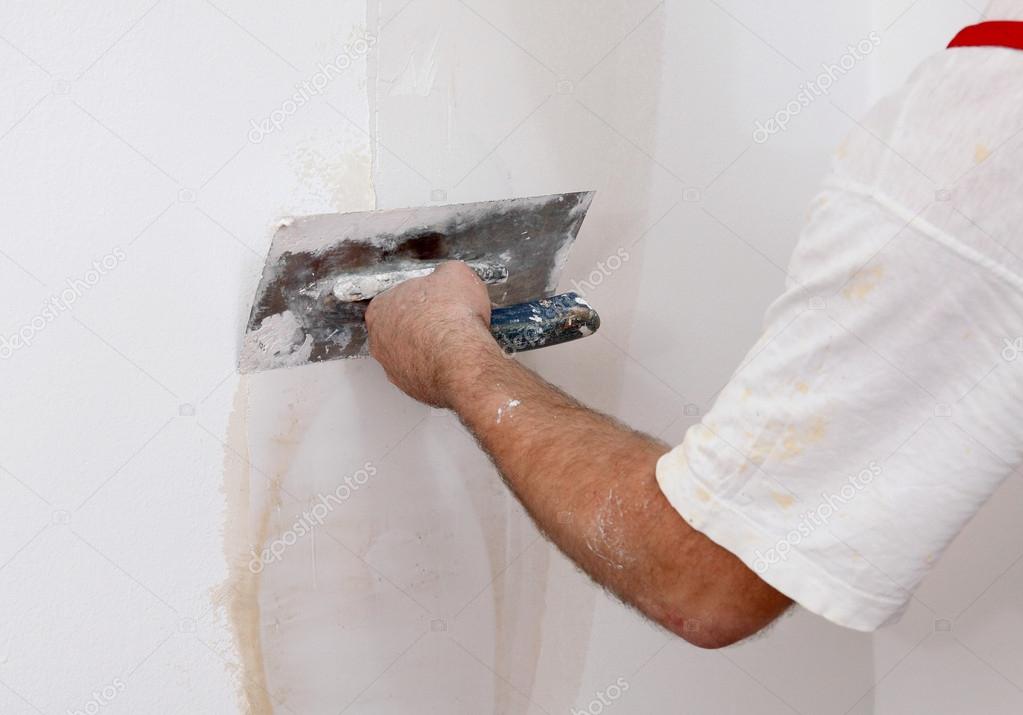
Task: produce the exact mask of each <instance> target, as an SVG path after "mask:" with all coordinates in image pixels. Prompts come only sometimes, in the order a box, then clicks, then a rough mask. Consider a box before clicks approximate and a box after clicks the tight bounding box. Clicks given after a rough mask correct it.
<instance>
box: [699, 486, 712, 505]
mask: <svg viewBox="0 0 1023 715" xmlns="http://www.w3.org/2000/svg"><path fill="white" fill-rule="evenodd" d="M696 498H697V499H699V500H700V501H702V502H708V501H710V492H708V491H707V490H706V489H704V488H703V487H697V488H696Z"/></svg>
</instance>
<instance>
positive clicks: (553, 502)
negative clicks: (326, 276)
mask: <svg viewBox="0 0 1023 715" xmlns="http://www.w3.org/2000/svg"><path fill="white" fill-rule="evenodd" d="M489 318H490V304H489V300H488V299H487V294H486V291H485V289H484V288H483V286H482V284H480V283H479V281H478V280H477V279H476V276H475V274H473V273H472V271H471V270H469V269H468V268H466V267H465V266H464V265H463V264H459V263H451V264H445V266H443V267H442V268H441V269H440V270H438V271H437V272H436V273H434V275H432V276H429V277H427V278H423V279H418V280H415V281H409V282H408V283H405V284H402V285H401V286H399V287H398V288H396V289H394V290H392V291H388V292H387V293H385V294H383V295H382V296H380V297H378V298H377V299H376V300H374V301H373V303H372V304H371V306H370V310H369V312H368V314H367V322H368V324H369V329H370V346H371V350H372V352H373V355H374V356H375V357H376V358H377V359H378V360H379V361H380V362H381V364H382V365H383V366H384V368H385V370H386V371H387V373H388V376H389V377H390V379H391V381H392V382H394V383H395V384H396V385H397V386H398V387H400V388H401V389H402V390H404V391H405V392H406V393H408V394H409V395H411V396H412V397H415V398H416V399H419V400H422V401H424V402H427V403H430V404H433V405H436V406H440V407H448V408H451V409H452V410H454V411H455V412H456V413H457V414H458V416H459V417H460V418H461V420H462V422H463V423H464V424H465V425H466V426H467V427H468V428H469V429H470V430H471V431H472V432H473V434H474V435H475V436H476V438H477V440H478V441H479V443H480V445H481V446H482V447H483V449H484V450H486V452H487V453H488V454H489V455H490V457H491V459H492V460H493V461H494V463H495V464H496V465H497V467H498V469H499V470H500V471H501V474H502V475H503V476H504V478H505V480H506V481H507V483H508V485H509V487H510V488H511V489H512V491H513V492H514V493H515V495H516V496H517V497H518V499H519V500H520V501H521V502H522V504H523V505H524V506H525V507H526V509H527V510H528V511H529V513H530V515H531V516H532V517H533V519H534V520H535V521H536V523H537V525H538V526H539V527H540V529H541V530H542V531H543V532H544V533H545V534H546V535H547V536H548V537H549V538H550V539H551V540H552V541H553V542H554V543H555V544H557V545H558V547H559V548H561V550H562V551H564V552H565V553H566V554H567V555H568V556H569V557H570V558H571V559H573V560H574V561H575V562H576V563H577V564H579V566H581V567H582V568H583V569H584V570H585V571H586V572H587V573H588V574H589V575H590V576H591V577H592V578H593V579H594V580H595V581H597V582H598V583H600V584H601V585H603V586H605V587H607V588H608V589H610V590H611V591H613V592H614V593H615V594H617V595H618V596H619V597H620V598H621V599H622V600H624V601H626V602H627V603H630V604H632V605H634V606H636V607H637V608H638V609H640V610H641V611H642V612H643V613H645V614H646V615H647V616H649V617H650V618H651V619H653V620H655V621H657V622H658V623H660V624H662V625H663V626H665V627H666V628H668V629H669V630H671V631H673V632H675V633H677V634H678V635H680V636H682V637H683V638H685V639H686V640H688V641H689V642H691V643H693V644H695V645H698V646H702V647H710V648H713V647H721V646H724V645H729V644H731V643H734V642H736V641H738V640H741V639H742V638H745V637H746V636H749V635H751V634H753V633H755V632H757V631H758V630H760V629H761V628H763V627H764V626H766V625H767V624H769V623H770V622H771V621H772V620H774V619H775V618H776V617H777V616H778V615H779V614H780V613H781V612H782V611H784V610H785V608H787V607H788V605H789V604H790V603H791V602H790V601H789V599H788V598H787V597H785V596H784V595H782V594H781V593H779V592H778V591H776V590H775V589H773V588H772V587H770V586H769V585H767V584H766V583H764V582H763V581H762V580H761V579H760V578H759V577H758V576H757V575H756V574H755V573H753V571H751V570H750V569H749V568H747V567H746V566H745V565H744V564H743V563H742V562H741V561H740V560H739V559H738V558H736V557H735V556H734V555H732V554H731V553H730V552H728V551H727V550H725V549H723V548H721V547H720V546H718V545H717V544H715V543H714V542H712V541H711V540H710V539H708V538H707V537H706V536H704V535H703V534H701V533H700V532H698V531H695V530H693V529H692V528H690V527H689V525H688V524H687V523H686V522H685V520H684V519H682V517H681V516H679V514H678V513H677V512H676V511H675V510H674V509H673V508H672V507H671V505H670V504H669V503H668V501H667V500H666V499H665V497H664V496H663V494H662V493H661V491H660V489H659V488H658V486H657V482H656V479H655V476H654V469H655V465H656V463H657V459H658V458H659V457H660V456H661V455H662V454H664V453H665V452H666V451H667V447H666V446H665V445H663V444H661V443H659V442H657V441H656V440H654V439H652V438H651V437H648V436H646V435H644V434H641V433H639V432H635V431H633V430H631V429H629V428H628V427H626V426H624V425H622V424H620V423H618V422H616V421H615V420H613V419H611V418H609V417H607V416H605V415H602V414H600V413H597V412H595V411H593V410H590V409H588V408H586V407H584V406H583V405H581V404H579V403H578V402H576V401H575V400H573V399H572V398H571V397H569V396H567V395H565V394H564V393H563V392H561V391H560V390H558V389H557V388H555V387H553V386H552V385H550V384H548V383H546V382H544V381H543V380H542V379H541V378H540V377H538V376H537V375H536V374H535V373H533V372H531V371H529V370H527V369H526V368H524V367H522V366H521V365H519V364H518V363H517V362H515V361H514V360H510V359H508V358H507V357H506V356H505V355H504V354H503V353H502V352H501V350H500V349H499V348H498V346H497V344H496V343H495V342H494V340H493V338H492V337H491V336H490V333H489V330H488V329H487V326H488V323H489Z"/></svg>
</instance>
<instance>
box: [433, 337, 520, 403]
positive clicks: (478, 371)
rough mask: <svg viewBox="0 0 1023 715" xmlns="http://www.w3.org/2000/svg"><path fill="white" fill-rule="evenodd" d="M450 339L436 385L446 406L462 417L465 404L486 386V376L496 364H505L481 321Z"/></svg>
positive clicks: (503, 358) (492, 338)
mask: <svg viewBox="0 0 1023 715" xmlns="http://www.w3.org/2000/svg"><path fill="white" fill-rule="evenodd" d="M450 338H451V339H450V342H449V344H448V346H447V347H446V349H445V356H444V361H443V364H442V365H441V367H440V371H439V372H440V374H439V376H438V382H439V384H440V385H442V391H443V395H444V402H445V404H446V406H447V407H448V408H450V409H452V410H454V411H455V412H459V413H461V411H462V408H463V406H464V405H465V404H466V403H467V402H471V401H473V400H474V399H478V397H479V396H478V394H477V393H478V392H479V389H480V387H481V386H484V385H486V384H487V382H486V380H485V379H484V378H485V376H487V375H490V374H491V373H493V372H494V369H493V365H494V363H495V361H500V362H506V359H505V357H504V353H502V351H501V348H500V347H499V346H498V344H497V342H496V341H495V340H494V337H493V336H492V335H491V334H490V330H489V328H488V327H487V326H486V324H484V323H483V322H482V321H480V322H479V323H478V325H477V326H474V328H473V329H471V330H467V331H460V333H459V334H458V335H457V336H450ZM474 396H475V397H474Z"/></svg>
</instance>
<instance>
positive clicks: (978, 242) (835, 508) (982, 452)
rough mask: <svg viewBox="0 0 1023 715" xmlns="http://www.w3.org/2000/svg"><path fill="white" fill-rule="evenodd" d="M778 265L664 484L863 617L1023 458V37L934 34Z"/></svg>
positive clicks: (791, 580) (702, 527)
mask: <svg viewBox="0 0 1023 715" xmlns="http://www.w3.org/2000/svg"><path fill="white" fill-rule="evenodd" d="M1003 4H1005V3H1004V2H1003ZM1019 5H1020V3H1018V2H1017V3H1015V4H1014V7H1016V8H1018V7H1019ZM788 273H789V280H788V281H787V286H786V290H785V293H784V294H783V295H782V296H781V297H780V298H779V299H778V300H777V301H776V302H775V303H774V304H773V305H772V306H771V307H770V308H769V310H768V312H767V316H766V319H765V328H764V334H763V336H762V337H761V339H760V340H759V342H758V343H757V344H756V345H755V346H754V347H753V349H752V350H751V351H750V352H749V354H748V356H747V357H746V359H745V361H744V362H743V364H742V365H741V366H740V367H739V368H738V370H737V371H736V373H735V374H734V375H733V377H732V379H731V381H730V382H729V384H728V386H727V387H726V388H725V389H724V390H723V391H722V392H721V394H720V395H719V397H718V400H717V402H716V404H715V405H714V406H713V408H712V409H711V410H710V411H709V413H708V414H707V415H706V416H705V418H704V419H703V421H702V422H701V424H698V425H695V426H694V427H692V428H691V429H690V430H689V432H688V433H687V434H686V437H685V440H684V441H683V443H682V444H681V445H679V446H678V447H676V448H675V449H674V450H672V451H671V452H670V453H668V454H666V455H665V456H664V457H662V458H661V460H660V462H659V463H658V465H657V479H658V482H659V484H660V486H661V489H662V491H663V492H664V494H665V496H666V497H667V498H668V500H669V501H670V502H671V504H672V505H673V506H674V507H675V509H676V510H678V512H679V513H680V514H681V515H682V516H683V517H684V518H685V519H686V521H687V522H689V523H690V524H691V525H692V526H693V527H694V528H696V529H698V530H699V531H701V532H703V533H705V534H706V535H707V536H708V537H710V538H711V539H712V540H714V541H715V542H717V543H719V544H721V545H722V546H723V547H725V548H727V549H728V550H729V551H731V552H732V553H734V554H735V555H736V556H738V557H739V558H740V559H742V560H743V562H745V563H746V564H747V565H748V566H749V567H750V568H752V569H753V570H754V571H755V572H756V573H757V574H759V575H760V577H761V578H763V579H764V581H766V582H767V583H769V584H771V585H772V586H774V587H775V588H777V589H778V590H779V591H781V592H782V593H785V594H786V595H788V596H789V597H791V598H792V599H793V600H795V601H797V602H798V603H800V604H801V605H802V606H803V607H805V608H807V609H809V610H810V611H813V612H814V613H818V614H820V615H822V616H824V617H825V618H828V619H830V620H832V621H834V622H835V623H838V624H841V625H843V626H848V627H850V628H855V629H859V630H872V629H875V628H877V627H878V626H880V625H882V624H884V623H886V622H889V621H892V620H897V618H898V617H899V616H900V615H901V613H902V611H903V609H904V608H905V606H906V604H907V602H908V601H909V599H910V596H911V593H912V591H913V590H914V589H915V588H916V587H917V585H918V584H919V583H920V581H921V579H922V578H923V577H924V575H925V574H926V573H927V571H928V570H929V569H930V568H931V566H932V565H933V564H934V562H935V561H936V560H937V559H938V557H939V556H940V554H941V553H942V552H943V551H944V549H945V548H946V547H947V546H948V544H949V542H950V541H951V540H952V539H953V538H954V537H955V536H956V534H957V533H959V531H960V530H961V529H962V528H963V526H964V525H965V524H966V522H967V521H968V520H969V519H970V517H971V516H973V514H975V513H976V512H977V510H978V509H980V507H981V506H982V505H983V504H984V502H985V501H986V500H987V499H988V497H989V496H990V495H991V494H992V492H994V491H995V489H996V488H997V487H998V485H999V484H1000V483H1001V482H1002V480H1004V479H1005V478H1006V477H1007V476H1009V475H1010V474H1012V473H1013V472H1014V471H1015V470H1016V469H1017V468H1019V467H1020V465H1021V463H1023V51H1018V50H1014V49H1008V48H1002V47H964V48H953V49H947V50H943V51H942V52H940V53H939V54H937V55H935V56H934V57H932V58H930V59H928V60H927V61H926V62H924V63H923V65H922V66H921V67H920V68H919V69H918V70H917V71H916V73H915V74H914V75H913V76H912V77H911V78H910V80H909V81H908V82H907V83H906V85H905V86H904V87H903V88H902V89H901V90H900V91H899V92H898V93H896V94H895V95H894V96H892V97H889V98H887V99H885V100H883V101H882V102H880V103H879V104H878V105H877V106H876V107H874V109H873V110H872V111H871V112H870V114H869V115H868V116H867V118H866V119H865V120H864V121H863V122H862V125H861V126H860V128H858V129H856V130H855V131H854V132H853V133H852V134H851V135H850V136H849V138H848V139H847V140H846V141H845V142H844V143H843V144H842V146H841V147H840V148H839V150H838V153H837V155H836V158H835V163H834V168H833V171H832V173H831V175H830V176H829V178H828V179H827V181H826V182H825V187H824V189H823V191H822V192H821V193H820V194H819V195H818V196H817V198H816V199H815V200H814V202H813V204H812V207H811V215H810V219H809V223H808V225H807V227H806V228H805V230H804V232H803V234H802V236H801V237H800V240H799V243H798V245H797V247H796V250H795V252H794V254H793V257H792V261H791V265H790V267H789V270H788Z"/></svg>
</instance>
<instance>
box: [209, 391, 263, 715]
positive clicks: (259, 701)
mask: <svg viewBox="0 0 1023 715" xmlns="http://www.w3.org/2000/svg"><path fill="white" fill-rule="evenodd" d="M248 403H249V383H248V378H247V377H245V376H242V378H241V380H240V381H239V383H238V388H237V390H236V392H235V395H234V406H233V409H232V411H231V415H230V417H229V418H228V428H227V442H226V444H225V446H224V484H223V493H224V499H225V503H226V513H225V518H224V557H225V559H226V561H227V568H228V577H227V580H226V581H225V582H224V583H223V584H222V585H221V586H220V588H218V589H217V591H216V592H215V594H214V602H215V603H217V604H218V605H219V606H220V607H221V608H223V609H224V610H225V611H226V613H227V617H228V620H229V623H230V626H231V630H232V633H233V636H234V643H235V649H236V653H237V657H238V659H239V662H238V664H237V666H236V668H237V673H236V674H237V678H238V681H237V687H238V697H239V700H240V705H241V706H242V707H243V708H244V711H243V712H245V713H248V714H249V715H271V714H272V713H273V705H272V704H271V702H270V696H269V693H268V690H267V685H266V671H265V668H264V663H263V649H262V639H261V637H260V618H259V587H260V578H259V574H258V573H255V572H254V571H253V570H252V569H250V568H249V563H250V561H251V560H252V558H253V553H252V552H253V549H255V550H256V551H258V549H259V548H260V545H261V544H262V543H263V542H264V541H265V540H266V531H267V524H268V518H269V511H268V510H264V511H263V512H262V513H261V514H259V515H258V516H257V515H254V514H253V501H252V496H253V493H252V488H251V483H250V480H251V478H252V474H251V469H250V462H249V443H248ZM253 529H254V531H255V535H256V544H255V545H254V544H253V543H252V542H251V541H250V538H249V535H250V533H252V532H253Z"/></svg>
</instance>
